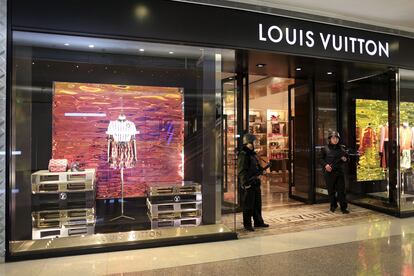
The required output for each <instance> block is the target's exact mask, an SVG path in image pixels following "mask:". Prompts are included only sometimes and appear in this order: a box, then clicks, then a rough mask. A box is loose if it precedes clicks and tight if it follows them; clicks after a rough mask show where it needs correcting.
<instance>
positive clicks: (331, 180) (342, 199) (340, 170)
mask: <svg viewBox="0 0 414 276" xmlns="http://www.w3.org/2000/svg"><path fill="white" fill-rule="evenodd" d="M340 138H341V137H340V135H339V133H338V132H337V131H331V132H330V133H329V136H328V140H329V142H328V145H326V146H325V147H323V148H322V156H321V160H320V163H321V165H322V169H323V175H324V178H325V181H326V186H327V188H328V195H329V201H330V203H331V208H330V210H331V212H335V210H336V208H337V207H338V203H337V202H338V201H339V205H340V206H341V211H342V213H344V214H348V213H349V211H348V210H347V208H348V203H347V201H346V196H345V177H344V173H345V169H344V163H346V162H348V154H347V152H346V148H345V146H344V145H341V144H340V143H339V140H340ZM336 194H337V195H336Z"/></svg>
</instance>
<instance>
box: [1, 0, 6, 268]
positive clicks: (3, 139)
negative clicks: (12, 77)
mask: <svg viewBox="0 0 414 276" xmlns="http://www.w3.org/2000/svg"><path fill="white" fill-rule="evenodd" d="M0 7H1V9H0V262H4V256H5V237H6V223H5V217H6V215H5V213H6V193H5V191H6V181H5V176H6V173H5V169H6V158H5V151H6V135H5V134H6V133H5V132H6V83H7V81H6V71H7V65H6V64H7V63H6V60H7V59H6V47H7V0H0Z"/></svg>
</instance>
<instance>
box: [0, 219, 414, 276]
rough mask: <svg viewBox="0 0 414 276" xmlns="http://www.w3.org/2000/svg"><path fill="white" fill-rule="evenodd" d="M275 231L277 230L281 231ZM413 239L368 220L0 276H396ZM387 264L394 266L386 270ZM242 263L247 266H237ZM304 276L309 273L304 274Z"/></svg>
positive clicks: (11, 270)
mask: <svg viewBox="0 0 414 276" xmlns="http://www.w3.org/2000/svg"><path fill="white" fill-rule="evenodd" d="M274 227H275V229H276V225H274ZM413 234H414V218H408V219H397V218H393V217H388V216H386V217H384V218H382V219H381V220H372V219H370V218H369V217H366V221H364V222H363V219H360V221H359V222H358V223H355V224H349V225H343V226H338V227H326V228H322V229H313V230H311V229H308V230H304V231H300V232H288V233H280V234H275V235H257V236H248V237H242V238H241V239H239V240H233V241H225V242H216V243H204V244H193V245H184V246H171V247H164V248H151V249H141V250H131V251H122V252H112V253H102V254H93V255H81V256H74V257H64V258H51V259H45V260H34V261H24V262H18V263H8V264H3V265H0V275H19V276H20V275H25V276H26V275H27V276H29V275H59V276H65V275H82V276H86V275H107V274H115V275H127V273H138V272H148V271H150V270H156V271H153V272H151V273H159V275H186V274H185V272H186V271H189V273H188V274H189V275H198V274H207V275H236V274H237V275H247V274H248V272H249V271H252V270H249V269H250V268H248V267H250V266H251V267H253V268H254V269H255V271H256V272H254V273H253V274H249V275H260V274H264V275H266V274H267V275H286V274H284V273H285V272H287V271H289V269H294V270H291V271H292V273H298V274H296V275H333V274H325V272H326V273H331V271H332V270H331V268H330V266H337V265H338V264H340V265H341V266H340V267H339V268H342V267H345V268H347V269H348V268H349V267H350V269H351V270H350V272H349V271H347V270H346V271H345V270H344V271H342V270H341V269H338V270H337V273H336V274H337V275H354V274H355V273H356V272H355V271H359V270H361V269H363V268H364V267H365V269H366V271H367V272H364V271H363V270H361V271H362V272H361V273H360V275H393V274H392V273H391V274H387V273H382V271H385V272H387V271H389V270H391V269H392V270H394V269H396V270H395V271H396V272H395V273H396V274H394V275H399V274H398V273H399V272H400V271H401V269H406V267H407V263H408V264H410V262H412V261H413V257H412V256H413V255H412V250H413V245H412V242H411V240H412V237H413ZM400 236H401V237H400ZM398 237H400V242H399V243H398ZM382 238H384V239H382ZM394 238H396V239H394ZM376 239H380V240H378V241H379V242H375V241H374V240H376ZM388 239H390V242H389V243H390V244H391V245H393V246H394V247H393V248H391V249H390V250H394V251H389V250H388V249H387V245H386V244H388ZM370 240H371V241H370ZM384 241H385V243H386V244H384ZM355 242H357V243H355ZM349 243H352V244H349ZM347 244H349V246H348V247H347ZM324 247H326V249H324ZM384 248H385V249H384ZM395 248H398V250H399V251H395V250H396V249H395ZM312 250H315V251H312ZM295 251H297V252H295ZM301 252H302V253H301ZM394 252H395V254H394ZM301 254H303V255H301ZM348 255H349V256H352V258H351V257H349V256H348ZM377 255H378V256H377ZM341 256H342V257H341ZM347 256H348V257H347ZM292 258H293V259H292ZM377 259H378V260H377ZM355 261H358V262H359V265H358V266H357V265H354V264H353V262H355ZM385 261H386V262H389V265H385V264H384V265H383V264H382V262H385ZM394 262H395V263H394ZM215 263H216V264H215ZM238 263H239V264H243V265H239V266H238V265H237V264H238ZM377 263H380V267H379V268H375V269H377V270H378V269H379V270H378V271H381V273H378V274H377V273H374V274H372V273H370V269H373V268H372V267H371V265H372V264H375V265H376V266H378V265H377ZM254 265H256V266H254ZM293 266H295V267H293ZM296 266H297V267H296ZM212 267H214V268H212ZM220 267H221V268H220ZM292 267H293V268H292ZM301 267H302V268H301ZM361 267H362V268H361ZM206 269H207V271H204V270H206ZM228 269H229V270H228ZM232 269H234V271H231V270H232ZM300 269H302V270H300ZM318 269H319V270H318ZM323 269H327V270H323ZM352 269H354V270H352ZM381 269H383V270H381ZM180 271H182V272H183V274H180ZM303 271H309V273H306V274H300V273H302V272H303ZM272 272H274V274H272ZM311 272H312V273H311ZM348 272H349V273H348ZM354 272H355V273H354ZM171 273H176V274H171ZM232 273H233V274H232ZM269 273H270V274H269ZM137 275H139V274H137ZM144 275H145V274H144ZM149 275H151V274H149ZM289 275H295V274H290V273H289ZM405 275H411V274H405Z"/></svg>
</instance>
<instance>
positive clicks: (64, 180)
mask: <svg viewBox="0 0 414 276" xmlns="http://www.w3.org/2000/svg"><path fill="white" fill-rule="evenodd" d="M115 11H116V12H115ZM213 15H214V16H213ZM8 23H9V24H8V25H7V26H8V29H7V42H8V44H7V46H8V47H7V89H6V90H5V91H6V95H7V96H6V97H5V99H6V103H5V104H4V107H6V108H7V109H6V111H7V112H6V113H5V115H4V118H5V119H6V128H5V129H6V140H5V142H6V147H5V149H6V150H5V155H6V159H5V166H6V171H5V173H6V176H5V177H6V189H5V190H6V197H5V198H6V207H5V209H4V210H2V212H5V218H6V236H5V237H6V241H5V252H6V255H5V256H6V260H19V259H24V258H40V257H50V256H59V255H71V254H72V255H73V254H81V253H89V252H102V251H110V250H123V249H131V248H144V247H151V246H167V245H172V244H182V243H193V242H206V241H217V240H226V239H234V238H237V230H236V229H237V224H239V223H240V222H238V221H236V215H235V213H236V211H237V210H238V206H239V200H238V187H237V176H236V173H235V171H236V155H237V149H238V147H239V146H240V145H239V144H240V137H241V136H242V135H243V134H244V133H245V132H247V131H249V130H250V131H252V132H254V131H257V132H258V133H257V134H258V135H260V134H262V135H263V136H264V137H263V139H262V141H263V143H262V144H260V145H259V146H262V148H263V151H262V153H263V158H264V159H266V158H267V159H268V160H267V161H269V162H270V160H271V159H275V160H276V161H277V162H273V163H274V164H276V165H275V167H274V168H276V169H272V170H273V171H276V170H277V172H279V171H282V170H283V171H285V172H286V175H287V176H286V183H287V184H288V188H289V197H290V198H294V199H295V200H298V201H302V202H306V203H309V204H313V203H319V202H324V201H326V187H325V185H324V183H323V181H322V177H321V168H320V167H319V166H318V162H317V160H318V154H319V151H320V149H321V147H322V146H323V145H324V143H325V142H326V136H327V133H328V131H330V130H332V129H338V130H339V131H340V132H341V133H343V142H344V143H345V144H346V145H347V146H348V148H349V154H350V156H351V163H350V164H349V167H348V174H347V183H348V185H347V188H348V195H349V199H350V200H351V201H352V202H353V203H355V204H358V205H361V206H364V207H368V208H373V209H376V210H378V211H382V212H386V213H389V214H392V215H395V216H409V215H412V214H414V173H413V168H414V167H413V166H414V155H413V152H414V128H413V127H414V115H413V114H411V112H412V110H413V108H412V107H414V73H413V72H412V71H410V69H414V52H412V51H411V49H413V47H414V40H413V39H410V38H406V37H400V36H395V35H390V34H384V33H378V32H370V31H366V30H359V29H352V28H346V27H339V26H334V25H328V24H322V23H316V22H310V21H303V20H299V19H292V18H287V17H281V16H276V15H270V14H261V13H255V12H248V11H241V10H236V9H229V8H220V7H213V6H204V5H199V4H189V3H182V2H175V1H161V0H159V1H158V0H155V1H154V0H153V1H123V2H105V3H104V2H102V1H86V2H85V1H83V2H80V1H58V2H56V1H35V2H34V1H25V0H15V1H8ZM262 84H263V85H262ZM282 95H285V96H286V97H285V96H283V97H285V98H286V99H285V100H286V103H287V107H286V112H285V113H283V114H285V115H284V116H285V118H284V119H283V120H285V125H283V124H281V123H282V119H281V118H282V117H277V116H279V115H280V114H282V112H273V111H269V110H273V109H276V107H269V106H266V104H268V103H269V102H267V103H266V101H264V100H261V99H260V97H262V96H268V97H271V98H272V99H276V97H278V98H277V99H282V98H283V97H282ZM269 99H270V98H269ZM276 101H277V102H278V103H279V100H276ZM281 101H282V100H281ZM254 105H256V107H259V106H260V107H261V108H263V110H265V111H263V112H262V113H260V112H259V111H257V110H256V111H252V110H251V109H252V108H253V107H254ZM272 112H273V113H272ZM275 114H277V116H276V115H275ZM275 118H276V119H277V120H279V118H280V122H279V121H277V122H275V120H276V119H275ZM262 126H263V127H262ZM266 131H268V132H269V133H267V132H266ZM264 133H266V135H264ZM285 138H286V142H283V143H281V142H276V140H277V139H280V140H283V139H285ZM272 139H273V140H272ZM281 145H282V146H285V147H286V149H285V152H284V153H282V154H280V153H279V152H280V151H281V149H280V148H277V149H275V147H280V146H281ZM412 155H413V157H412ZM281 160H284V161H283V162H282V161H281ZM278 164H283V166H282V165H281V167H280V168H281V169H279V167H278V166H279V165H278Z"/></svg>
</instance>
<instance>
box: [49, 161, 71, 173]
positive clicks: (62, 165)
mask: <svg viewBox="0 0 414 276" xmlns="http://www.w3.org/2000/svg"><path fill="white" fill-rule="evenodd" d="M48 169H49V172H66V171H67V169H68V160H67V159H50V160H49V167H48Z"/></svg>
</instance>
